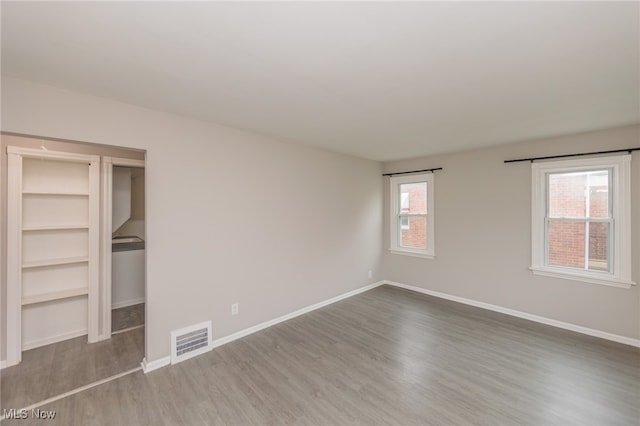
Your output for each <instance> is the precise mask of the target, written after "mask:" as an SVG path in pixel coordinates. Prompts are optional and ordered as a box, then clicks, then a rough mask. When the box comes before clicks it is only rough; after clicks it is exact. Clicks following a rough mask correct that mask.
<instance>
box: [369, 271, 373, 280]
mask: <svg viewBox="0 0 640 426" xmlns="http://www.w3.org/2000/svg"><path fill="white" fill-rule="evenodd" d="M371 278H373V271H371V270H369V279H371Z"/></svg>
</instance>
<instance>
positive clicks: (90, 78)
mask: <svg viewBox="0 0 640 426" xmlns="http://www.w3.org/2000/svg"><path fill="white" fill-rule="evenodd" d="M639 5H640V3H638V2H586V3H585V2H562V3H557V2H555V3H554V2H531V3H524V2H517V3H514V2H511V3H507V2H495V3H484V2H470V3H468V2H464V3H463V2H446V3H436V2H429V3H420V2H407V3H403V2H402V3H401V2H388V3H384V2H372V3H368V2H344V3H343V2H323V3H309V2H304V3H303V2H297V3H296V2H284V3H269V2H257V3H247V2H235V3H212V2H135V3H134V2H104V3H88V2H69V3H58V2H43V3H30V2H16V3H13V2H8V1H2V6H1V7H2V10H1V14H2V15H1V17H2V72H3V74H7V75H11V76H15V77H19V78H23V79H27V80H34V81H38V82H43V83H46V84H51V85H55V86H60V87H65V88H70V89H73V90H77V91H81V92H85V93H89V94H94V95H98V96H102V97H107V98H111V99H116V100H120V101H124V102H128V103H132V104H138V105H142V106H146V107H149V108H154V109H159V110H163V111H168V112H173V113H177V114H182V115H188V116H193V117H197V118H201V119H205V120H210V121H213V122H216V123H220V124H226V125H229V126H233V127H237V128H241V129H247V130H252V131H255V132H259V133H263V134H267V135H273V136H278V137H283V138H287V139H290V140H291V141H294V142H300V143H305V144H309V145H315V146H319V147H324V148H327V149H331V150H334V151H339V152H344V153H348V154H353V155H356V156H359V157H364V158H370V159H375V160H392V159H399V158H408V157H416V156H420V155H426V154H433V153H440V152H449V151H456V150H461V149H466V148H474V147H480V146H484V145H493V144H498V143H505V142H512V141H518V140H524V139H534V138H539V137H545V136H552V135H559V134H566V133H574V132H579V131H586V130H592V129H599V128H606V127H613V126H617V125H624V124H631V123H638V122H640V100H639V98H640V83H639V81H640V76H639V73H640V69H639V63H640V53H639V52H640V45H639V39H640V34H639V31H640V29H639V20H640V10H639Z"/></svg>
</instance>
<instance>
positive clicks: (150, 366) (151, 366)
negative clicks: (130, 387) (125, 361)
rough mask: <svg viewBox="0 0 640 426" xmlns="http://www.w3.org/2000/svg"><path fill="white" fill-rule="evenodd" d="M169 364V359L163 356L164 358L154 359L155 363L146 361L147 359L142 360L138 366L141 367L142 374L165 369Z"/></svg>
mask: <svg viewBox="0 0 640 426" xmlns="http://www.w3.org/2000/svg"><path fill="white" fill-rule="evenodd" d="M169 364H171V357H170V356H165V357H164V358H160V359H156V360H155V361H147V358H146V357H145V358H142V362H141V363H140V365H141V366H142V371H144V374H147V373H150V372H152V371H153V370H157V369H159V368H162V367H166V366H167V365H169Z"/></svg>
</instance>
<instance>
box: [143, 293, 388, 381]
mask: <svg viewBox="0 0 640 426" xmlns="http://www.w3.org/2000/svg"><path fill="white" fill-rule="evenodd" d="M385 283H386V282H385V281H378V282H376V283H373V284H369V285H365V286H364V287H360V288H357V289H355V290H352V291H349V292H346V293H343V294H340V295H338V296H335V297H332V298H331V299H327V300H324V301H322V302H318V303H315V304H313V305H309V306H306V307H304V308H301V309H298V310H297V311H293V312H291V313H288V314H285V315H282V316H279V317H277V318H274V319H272V320H269V321H265V322H262V323H260V324H256V325H254V326H252V327H249V328H245V329H244V330H240V331H238V332H235V333H233V334H230V335H228V336H225V337H221V338H219V339H215V340H213V341H212V342H211V344H210V345H209V350H211V349H214V348H217V347H219V346H222V345H226V344H227V343H231V342H233V341H234V340H238V339H241V338H243V337H245V336H248V335H250V334H253V333H255V332H258V331H260V330H264V329H265V328H269V327H271V326H274V325H276V324H279V323H281V322H284V321H287V320H290V319H293V318H295V317H298V316H300V315H304V314H306V313H309V312H311V311H315V310H316V309H320V308H323V307H325V306H327V305H331V304H332V303H336V302H339V301H341V300H344V299H348V298H349V297H352V296H355V295H356V294H360V293H364V292H365V291H368V290H371V289H372V288H376V287H378V286H381V285H383V284H385ZM170 363H171V357H170V356H167V357H164V358H160V359H157V360H155V361H151V362H147V360H146V358H145V359H143V360H142V371H144V372H145V374H146V373H149V372H151V371H153V370H157V369H158V368H162V367H165V366H167V365H169V364H170Z"/></svg>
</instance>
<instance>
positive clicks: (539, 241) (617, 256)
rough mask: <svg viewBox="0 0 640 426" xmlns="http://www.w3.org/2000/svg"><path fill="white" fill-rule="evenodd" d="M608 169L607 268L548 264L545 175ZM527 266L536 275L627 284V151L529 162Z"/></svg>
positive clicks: (589, 281) (619, 285)
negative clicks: (530, 224) (529, 219)
mask: <svg viewBox="0 0 640 426" xmlns="http://www.w3.org/2000/svg"><path fill="white" fill-rule="evenodd" d="M604 169H609V170H610V171H611V177H610V182H611V187H610V188H609V197H611V200H610V202H611V209H612V221H611V230H610V236H609V238H610V243H609V244H610V249H609V253H610V259H609V261H610V266H609V271H588V270H582V269H577V268H569V267H561V266H551V265H549V264H548V261H547V227H546V215H547V196H548V187H547V175H548V174H550V173H571V172H581V171H592V170H604ZM531 170H532V203H531V207H532V212H531V217H532V226H531V241H532V251H531V254H532V256H531V258H532V259H531V270H532V271H533V273H534V274H536V275H543V276H550V277H555V278H563V279H568V280H576V281H582V282H587V283H593V284H603V285H608V286H614V287H622V288H630V287H631V286H632V285H635V283H634V282H632V281H631V155H617V156H609V157H597V158H587V159H578V160H562V161H550V162H544V163H532V165H531Z"/></svg>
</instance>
